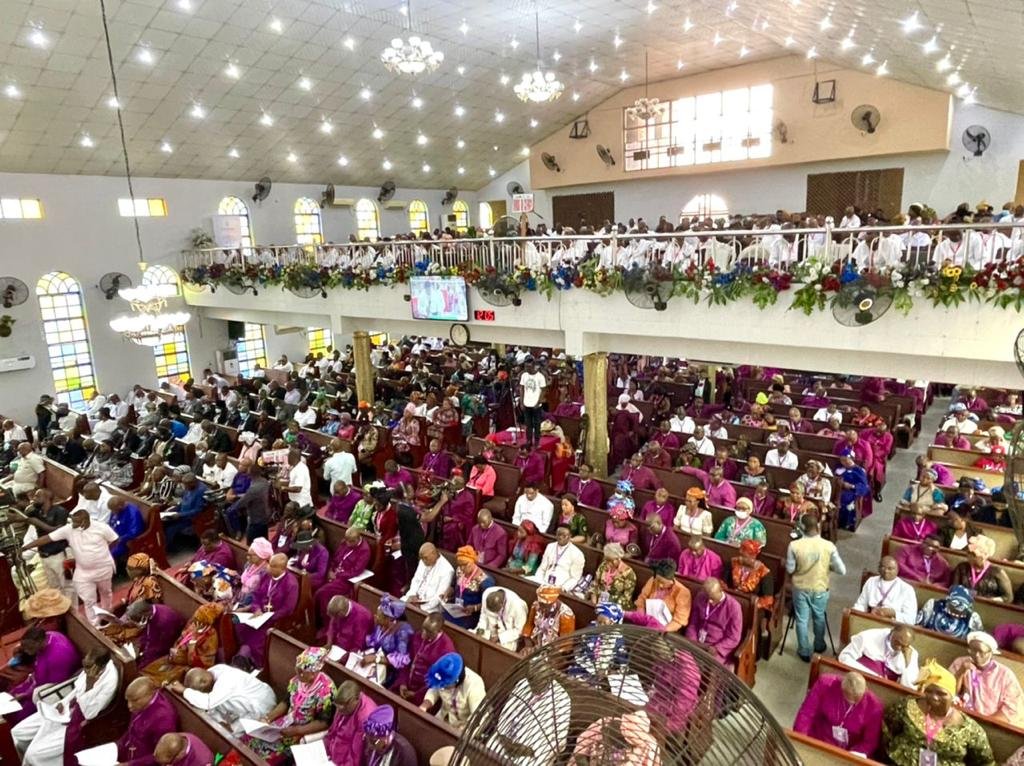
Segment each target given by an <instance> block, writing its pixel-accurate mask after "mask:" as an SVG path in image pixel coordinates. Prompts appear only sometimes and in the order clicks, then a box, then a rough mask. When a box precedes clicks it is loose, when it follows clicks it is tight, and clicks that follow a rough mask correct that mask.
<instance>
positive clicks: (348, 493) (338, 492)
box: [320, 479, 362, 524]
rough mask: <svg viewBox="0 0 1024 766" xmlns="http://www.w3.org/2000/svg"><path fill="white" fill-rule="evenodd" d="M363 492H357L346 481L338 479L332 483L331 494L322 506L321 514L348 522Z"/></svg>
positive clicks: (344, 522)
mask: <svg viewBox="0 0 1024 766" xmlns="http://www.w3.org/2000/svg"><path fill="white" fill-rule="evenodd" d="M360 498H362V494H361V493H359V492H356V491H355V490H354V489H352V487H350V486H349V485H348V484H347V483H346V482H344V481H342V480H341V479H338V480H337V481H335V482H334V484H332V485H331V496H330V498H329V499H328V500H327V503H326V504H325V505H323V506H322V507H321V508H320V515H321V516H323V517H324V518H326V519H330V520H331V521H336V522H338V523H339V524H348V523H349V519H350V518H351V517H352V512H353V511H354V510H355V507H356V504H357V503H358V502H359V500H360Z"/></svg>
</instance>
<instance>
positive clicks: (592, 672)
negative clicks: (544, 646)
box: [567, 601, 629, 691]
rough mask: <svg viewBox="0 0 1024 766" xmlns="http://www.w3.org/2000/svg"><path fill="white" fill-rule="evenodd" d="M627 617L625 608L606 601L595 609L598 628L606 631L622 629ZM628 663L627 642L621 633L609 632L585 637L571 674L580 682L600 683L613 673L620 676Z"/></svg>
mask: <svg viewBox="0 0 1024 766" xmlns="http://www.w3.org/2000/svg"><path fill="white" fill-rule="evenodd" d="M624 616H625V612H624V610H623V609H622V607H621V606H619V605H618V604H613V603H612V602H610V601H605V602H603V603H600V604H598V605H597V607H596V608H595V609H594V624H595V625H597V626H598V627H603V628H607V627H610V626H613V625H621V624H622V620H623V617H624ZM628 661H629V654H628V653H627V651H626V640H625V637H624V636H623V635H622V633H621V631H614V630H606V631H602V632H600V633H597V634H590V635H587V636H584V638H583V640H582V641H581V642H580V645H579V647H577V649H576V652H575V657H574V661H573V663H572V665H570V666H569V668H568V670H567V673H568V674H569V675H570V676H574V677H577V678H592V679H593V680H595V681H596V680H597V679H598V678H604V677H605V676H607V675H608V674H609V673H613V672H620V671H621V670H622V669H623V668H624V667H625V666H626V664H627V662H628ZM613 691H614V689H613Z"/></svg>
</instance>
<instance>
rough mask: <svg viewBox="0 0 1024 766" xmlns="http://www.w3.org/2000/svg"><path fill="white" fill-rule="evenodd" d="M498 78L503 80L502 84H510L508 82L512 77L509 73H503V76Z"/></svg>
mask: <svg viewBox="0 0 1024 766" xmlns="http://www.w3.org/2000/svg"><path fill="white" fill-rule="evenodd" d="M498 79H499V80H500V82H501V84H502V85H508V83H509V80H510V79H511V78H510V77H509V76H508V75H507V74H503V75H502V76H501V77H500V78H498Z"/></svg>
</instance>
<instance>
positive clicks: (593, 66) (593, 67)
mask: <svg viewBox="0 0 1024 766" xmlns="http://www.w3.org/2000/svg"><path fill="white" fill-rule="evenodd" d="M587 69H589V70H590V73H591V74H593V73H594V72H596V71H597V62H596V61H594V59H590V64H588V65H587Z"/></svg>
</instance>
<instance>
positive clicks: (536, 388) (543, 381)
mask: <svg viewBox="0 0 1024 766" xmlns="http://www.w3.org/2000/svg"><path fill="white" fill-rule="evenodd" d="M523 366H524V371H523V374H522V375H520V376H519V404H520V406H521V407H522V408H523V425H524V426H525V427H526V446H527V448H529V449H533V448H534V447H537V446H539V445H540V420H541V414H542V410H541V406H540V403H541V401H542V400H543V397H544V389H545V388H547V385H548V381H547V378H545V377H544V373H542V372H538V371H537V365H536V364H534V361H533V357H532V356H528V357H526V360H525V362H524V363H523Z"/></svg>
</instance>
